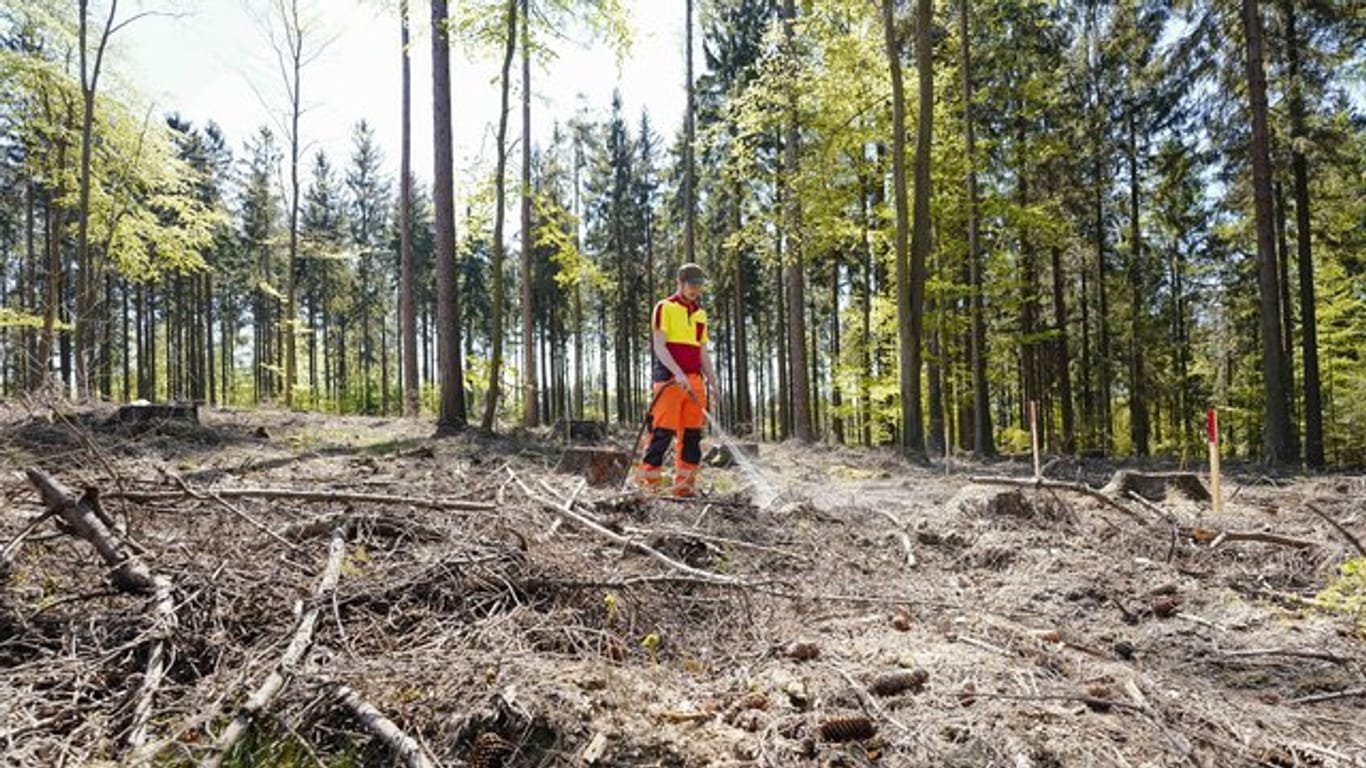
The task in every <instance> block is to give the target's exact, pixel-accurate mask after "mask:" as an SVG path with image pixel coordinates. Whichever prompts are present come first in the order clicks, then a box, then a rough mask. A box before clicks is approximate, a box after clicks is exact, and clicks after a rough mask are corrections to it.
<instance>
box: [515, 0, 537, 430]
mask: <svg viewBox="0 0 1366 768" xmlns="http://www.w3.org/2000/svg"><path fill="white" fill-rule="evenodd" d="M527 2H528V0H522V338H523V339H524V340H526V341H525V343H524V344H523V352H524V355H525V359H524V360H523V362H522V366H523V367H524V368H525V369H526V370H525V371H524V372H523V377H524V381H525V386H526V407H525V408H524V409H523V411H522V423H523V424H524V425H525V426H527V427H534V426H536V425H538V424H540V418H539V411H538V410H537V408H538V404H539V403H540V386H539V377H538V376H537V370H536V353H535V352H536V351H535V348H534V347H533V346H532V345H531V343H530V339H531V338H532V336H533V335H535V333H536V315H535V306H534V301H533V300H532V289H533V287H534V281H535V277H536V275H535V272H534V271H533V268H532V264H531V257H532V256H533V255H534V253H535V244H534V243H533V242H532V233H531V22H530V18H529V17H530V15H531V9H530V8H529V7H528V5H527ZM512 31H513V27H512V25H509V26H508V32H509V34H511V33H512Z"/></svg>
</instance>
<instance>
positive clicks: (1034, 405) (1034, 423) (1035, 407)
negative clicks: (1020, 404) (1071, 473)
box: [1029, 400, 1043, 481]
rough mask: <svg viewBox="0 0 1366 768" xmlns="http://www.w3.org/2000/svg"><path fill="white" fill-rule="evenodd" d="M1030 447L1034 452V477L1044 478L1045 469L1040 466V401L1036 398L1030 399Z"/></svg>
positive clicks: (1036, 478)
mask: <svg viewBox="0 0 1366 768" xmlns="http://www.w3.org/2000/svg"><path fill="white" fill-rule="evenodd" d="M1029 447H1030V450H1032V451H1033V452H1034V479H1035V480H1036V481H1037V480H1042V479H1043V470H1042V469H1040V468H1039V403H1038V401H1036V400H1030V401H1029Z"/></svg>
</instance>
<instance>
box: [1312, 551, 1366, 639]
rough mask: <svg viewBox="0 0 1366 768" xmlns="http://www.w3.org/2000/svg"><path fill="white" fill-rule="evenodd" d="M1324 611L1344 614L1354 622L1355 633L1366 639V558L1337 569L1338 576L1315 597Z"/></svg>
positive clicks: (1353, 560)
mask: <svg viewBox="0 0 1366 768" xmlns="http://www.w3.org/2000/svg"><path fill="white" fill-rule="evenodd" d="M1314 602H1315V603H1317V604H1318V605H1319V607H1321V608H1323V609H1324V610H1327V611H1331V612H1333V613H1339V614H1345V615H1348V616H1351V617H1353V618H1354V619H1355V620H1356V625H1357V632H1358V633H1359V634H1361V635H1362V636H1363V637H1366V557H1357V558H1353V559H1351V560H1348V561H1347V562H1345V563H1343V564H1342V565H1341V566H1339V567H1338V575H1337V577H1336V578H1335V579H1333V580H1332V581H1331V582H1329V583H1328V586H1327V587H1325V588H1324V589H1323V591H1322V592H1319V593H1318V595H1316V596H1315V598H1314Z"/></svg>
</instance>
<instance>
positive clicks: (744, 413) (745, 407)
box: [688, 0, 754, 427]
mask: <svg viewBox="0 0 1366 768" xmlns="http://www.w3.org/2000/svg"><path fill="white" fill-rule="evenodd" d="M688 1H689V2H692V0H688ZM732 138H734V134H732ZM740 204H741V191H740V183H739V182H738V181H737V182H735V184H734V185H733V187H732V195H731V231H732V232H737V233H738V232H739V231H740V228H741V226H742V222H741V219H740ZM734 271H735V275H734V286H733V287H732V288H733V290H734V292H735V296H734V299H735V310H734V311H735V387H734V394H735V421H736V422H738V423H742V424H750V425H751V427H752V426H753V421H754V406H753V405H752V403H751V401H750V392H749V341H748V338H747V335H748V334H747V333H746V332H745V303H746V300H745V293H746V291H745V250H744V248H743V247H737V248H736V249H735V266H734Z"/></svg>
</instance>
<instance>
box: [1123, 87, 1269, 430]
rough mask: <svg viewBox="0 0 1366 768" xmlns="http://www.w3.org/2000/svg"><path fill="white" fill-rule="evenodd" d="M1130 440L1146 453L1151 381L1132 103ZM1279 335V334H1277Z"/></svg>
mask: <svg viewBox="0 0 1366 768" xmlns="http://www.w3.org/2000/svg"><path fill="white" fill-rule="evenodd" d="M1127 111H1128V113H1129V114H1128V123H1129V141H1128V144H1127V149H1128V161H1129V289H1130V291H1131V296H1130V299H1129V320H1130V327H1129V334H1130V335H1129V439H1130V441H1131V442H1132V444H1133V448H1132V449H1133V452H1134V455H1135V456H1147V455H1148V453H1149V445H1148V437H1149V434H1148V398H1147V390H1148V381H1147V374H1146V372H1145V371H1144V362H1145V361H1144V353H1145V349H1146V346H1147V339H1146V338H1145V336H1146V333H1145V328H1146V325H1147V324H1146V323H1145V322H1144V313H1145V312H1146V310H1145V309H1144V307H1145V306H1146V305H1147V302H1148V297H1147V295H1146V291H1145V289H1144V286H1143V283H1144V279H1143V276H1144V274H1145V272H1146V270H1145V269H1144V267H1143V240H1142V234H1141V232H1140V231H1139V220H1138V215H1139V207H1138V189H1139V178H1138V127H1137V120H1136V118H1135V117H1134V108H1133V105H1132V103H1131V104H1130V105H1129V109H1128V110H1127ZM1278 335H1279V333H1278Z"/></svg>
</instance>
